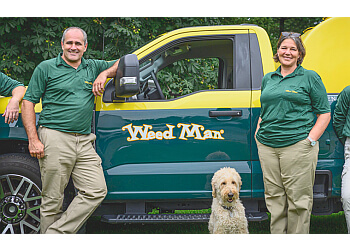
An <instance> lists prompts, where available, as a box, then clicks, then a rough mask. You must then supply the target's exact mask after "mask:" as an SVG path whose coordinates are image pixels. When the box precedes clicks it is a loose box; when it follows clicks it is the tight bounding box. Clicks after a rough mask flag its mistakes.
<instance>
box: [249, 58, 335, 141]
mask: <svg viewBox="0 0 350 250" xmlns="http://www.w3.org/2000/svg"><path fill="white" fill-rule="evenodd" d="M260 102H261V111H260V117H261V119H262V121H261V123H260V129H259V130H258V133H257V135H256V138H257V140H258V141H259V142H260V143H262V144H264V145H266V146H269V147H274V148H280V147H286V146H290V145H293V144H295V143H297V142H299V141H301V140H304V139H306V138H307V136H308V134H309V132H310V130H311V129H312V127H313V126H314V119H315V115H314V114H324V113H328V112H331V109H330V105H329V103H328V98H327V93H326V89H325V87H324V85H323V83H322V80H321V78H320V76H319V75H318V74H317V73H316V72H314V71H312V70H306V69H304V68H303V67H302V66H300V65H299V66H298V67H297V68H296V69H295V70H294V72H293V73H291V74H289V75H287V76H285V77H283V76H282V75H281V67H279V68H278V69H277V70H276V71H274V72H271V73H268V74H266V75H265V76H264V78H263V80H262V85H261V96H260Z"/></svg>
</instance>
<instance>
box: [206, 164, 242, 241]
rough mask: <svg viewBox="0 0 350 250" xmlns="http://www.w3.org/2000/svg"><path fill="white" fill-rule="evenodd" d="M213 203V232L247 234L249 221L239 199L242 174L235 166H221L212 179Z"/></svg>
mask: <svg viewBox="0 0 350 250" xmlns="http://www.w3.org/2000/svg"><path fill="white" fill-rule="evenodd" d="M211 185H212V189H213V203H212V206H211V215H210V219H209V226H208V229H209V232H210V233H212V234H247V233H249V232H248V221H247V218H246V217H245V209H244V206H243V204H242V202H241V201H240V199H239V191H240V188H241V185H242V180H241V176H240V175H239V174H238V173H237V171H236V170H235V169H233V168H228V167H225V168H221V169H220V170H218V171H217V172H216V173H215V174H214V176H213V178H212V180H211Z"/></svg>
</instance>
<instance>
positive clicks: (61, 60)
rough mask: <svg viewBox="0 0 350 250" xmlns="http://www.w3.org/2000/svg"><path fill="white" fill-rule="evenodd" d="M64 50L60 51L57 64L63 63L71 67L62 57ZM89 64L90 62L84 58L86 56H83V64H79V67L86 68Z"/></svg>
mask: <svg viewBox="0 0 350 250" xmlns="http://www.w3.org/2000/svg"><path fill="white" fill-rule="evenodd" d="M62 55H63V52H61V53H59V54H58V56H57V58H56V66H59V65H63V66H66V67H70V66H69V65H68V64H67V63H66V62H65V61H64V60H63V58H62ZM87 66H88V62H87V61H86V60H85V59H84V57H82V58H81V64H80V65H79V67H78V69H79V68H85V67H87Z"/></svg>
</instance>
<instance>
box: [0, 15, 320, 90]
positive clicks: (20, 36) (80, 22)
mask: <svg viewBox="0 0 350 250" xmlns="http://www.w3.org/2000/svg"><path fill="white" fill-rule="evenodd" d="M321 21H322V18H316V17H313V18H304V17H296V18H291V17H290V18H278V17H244V18H240V17H188V18H185V17H116V18H114V17H86V18H81V17H79V18H75V17H19V18H16V17H11V18H0V41H1V43H0V59H1V60H0V70H1V71H2V72H4V73H5V74H7V75H8V76H10V77H12V78H14V79H17V80H19V81H21V82H23V83H24V84H28V83H29V80H30V77H31V75H32V73H33V70H34V68H35V67H36V66H37V65H38V64H39V63H40V62H41V61H43V60H46V59H49V58H54V57H56V56H57V55H58V54H59V53H60V52H61V43H60V40H61V37H62V33H63V31H64V30H65V29H66V28H68V27H70V26H78V27H81V28H82V29H84V30H85V31H86V32H87V34H88V50H87V52H86V53H85V54H84V57H85V58H96V59H105V60H112V59H116V58H119V57H121V56H123V55H125V54H127V53H129V52H131V51H133V50H135V49H137V48H138V47H140V46H141V45H142V44H145V43H146V42H147V41H149V40H151V39H154V38H155V37H157V36H158V35H160V34H163V33H165V32H169V31H171V30H174V29H178V28H183V27H189V26H203V25H227V24H241V23H250V24H256V25H259V26H261V27H263V28H264V29H265V30H266V31H267V33H268V34H269V36H270V39H271V43H272V46H273V48H274V49H275V47H276V43H277V40H278V38H279V34H280V31H281V29H282V27H284V29H285V30H286V31H295V32H299V33H301V32H302V31H303V30H304V29H306V28H308V27H310V26H314V25H316V24H317V23H319V22H321Z"/></svg>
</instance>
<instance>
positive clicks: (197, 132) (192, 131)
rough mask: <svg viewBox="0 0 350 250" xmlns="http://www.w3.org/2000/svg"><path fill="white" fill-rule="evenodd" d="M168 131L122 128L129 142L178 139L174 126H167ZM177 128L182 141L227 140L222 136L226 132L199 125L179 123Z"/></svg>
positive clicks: (146, 127) (149, 127) (130, 125)
mask: <svg viewBox="0 0 350 250" xmlns="http://www.w3.org/2000/svg"><path fill="white" fill-rule="evenodd" d="M166 126H167V128H168V130H165V131H153V130H152V128H153V127H152V125H146V124H144V125H143V126H133V125H132V123H130V124H129V125H126V126H124V127H122V130H123V131H125V130H128V132H129V134H130V137H128V138H127V141H139V140H144V141H149V140H154V139H157V140H163V139H165V140H173V139H176V136H174V129H175V126H174V125H169V124H166ZM177 127H178V128H179V129H181V131H180V136H179V139H181V140H188V138H194V139H196V140H207V139H217V140H224V139H225V138H224V137H222V134H223V133H224V130H223V129H221V130H220V131H215V130H209V129H207V130H205V128H204V126H202V125H198V124H194V123H191V124H184V123H178V124H177Z"/></svg>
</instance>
